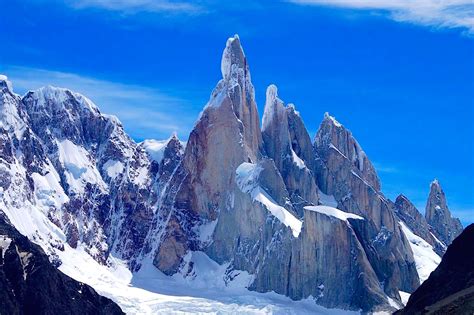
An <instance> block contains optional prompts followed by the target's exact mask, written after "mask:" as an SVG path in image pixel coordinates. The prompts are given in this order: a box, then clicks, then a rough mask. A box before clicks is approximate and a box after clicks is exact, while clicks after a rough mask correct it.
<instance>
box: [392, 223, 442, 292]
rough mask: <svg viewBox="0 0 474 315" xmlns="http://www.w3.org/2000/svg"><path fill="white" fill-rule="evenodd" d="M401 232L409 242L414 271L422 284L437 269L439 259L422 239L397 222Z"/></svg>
mask: <svg viewBox="0 0 474 315" xmlns="http://www.w3.org/2000/svg"><path fill="white" fill-rule="evenodd" d="M399 224H400V226H401V227H402V231H403V233H404V234H405V236H406V238H407V239H408V241H409V242H410V247H411V250H412V251H413V257H414V258H415V264H416V270H417V271H418V276H419V277H420V282H421V283H423V282H424V281H425V280H426V279H428V277H429V276H430V274H431V272H432V271H433V270H435V269H436V267H438V265H439V263H440V262H441V258H440V257H439V256H438V255H437V254H436V253H435V251H434V250H433V247H432V246H431V245H430V244H428V242H426V241H425V240H424V239H422V238H421V237H419V236H418V235H415V233H413V232H412V231H411V230H410V229H409V228H408V227H407V226H406V225H405V223H403V222H402V221H399Z"/></svg>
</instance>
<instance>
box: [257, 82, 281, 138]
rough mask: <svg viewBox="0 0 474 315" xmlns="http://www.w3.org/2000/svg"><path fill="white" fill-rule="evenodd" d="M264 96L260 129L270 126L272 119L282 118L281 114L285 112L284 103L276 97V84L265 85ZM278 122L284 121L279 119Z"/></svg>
mask: <svg viewBox="0 0 474 315" xmlns="http://www.w3.org/2000/svg"><path fill="white" fill-rule="evenodd" d="M266 96H267V97H266V101H265V109H264V112H263V118H262V131H264V130H265V129H267V128H268V127H269V126H270V124H271V121H272V120H273V119H277V120H279V119H283V117H282V116H283V115H284V112H285V105H284V104H283V101H282V100H281V99H280V98H278V88H277V87H276V85H274V84H271V85H269V86H268V87H267V93H266ZM280 123H284V122H283V121H280Z"/></svg>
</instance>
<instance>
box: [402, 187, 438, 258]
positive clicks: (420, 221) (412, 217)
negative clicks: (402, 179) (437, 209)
mask: <svg viewBox="0 0 474 315" xmlns="http://www.w3.org/2000/svg"><path fill="white" fill-rule="evenodd" d="M395 213H396V215H397V217H398V218H399V219H400V220H402V221H403V222H404V223H405V224H406V226H407V227H408V228H409V229H410V230H411V231H412V232H413V233H415V234H416V235H418V236H420V237H421V238H423V239H424V240H425V241H427V242H428V243H429V244H430V245H432V246H433V248H434V250H435V251H436V253H437V254H438V255H440V256H442V255H443V254H444V251H445V249H446V246H445V245H444V244H441V243H440V242H439V241H438V240H437V239H436V238H435V237H434V236H433V235H432V234H431V231H430V226H429V224H428V222H426V219H425V217H424V216H423V215H422V214H421V213H420V212H419V211H418V209H417V208H416V207H415V205H414V204H413V203H412V202H411V201H410V200H409V199H408V198H407V197H406V196H404V195H403V194H401V195H399V196H398V197H397V199H396V200H395Z"/></svg>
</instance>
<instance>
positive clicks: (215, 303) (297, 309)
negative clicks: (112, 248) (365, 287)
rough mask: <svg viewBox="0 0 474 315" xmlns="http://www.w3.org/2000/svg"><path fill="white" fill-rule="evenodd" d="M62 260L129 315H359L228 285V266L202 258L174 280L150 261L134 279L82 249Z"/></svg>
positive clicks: (245, 280) (194, 257)
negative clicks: (237, 314) (190, 269)
mask: <svg viewBox="0 0 474 315" xmlns="http://www.w3.org/2000/svg"><path fill="white" fill-rule="evenodd" d="M59 255H60V258H61V260H62V261H63V264H62V265H61V267H60V268H59V269H60V270H61V271H62V272H64V273H65V274H67V275H69V276H70V277H72V278H74V279H76V280H78V281H81V282H84V283H87V284H89V285H90V286H92V287H93V288H94V289H95V290H97V292H98V293H100V294H101V295H104V296H106V297H109V298H111V299H112V300H114V301H115V302H116V303H117V304H119V305H120V307H121V308H122V310H123V311H124V312H126V313H127V314H189V313H193V314H196V313H199V314H236V313H239V314H358V313H357V312H350V311H344V310H337V309H326V308H324V307H321V306H318V305H317V304H316V303H315V302H314V301H313V300H312V299H311V298H308V299H306V300H303V301H293V300H291V299H289V298H288V297H285V296H282V295H278V294H276V293H273V292H272V293H257V292H252V291H249V290H247V289H246V286H247V285H248V284H249V283H250V281H251V280H252V276H251V275H249V274H248V273H246V272H241V271H232V272H231V274H230V275H231V277H232V278H233V280H232V281H226V280H225V279H229V277H228V276H226V274H228V273H227V272H226V270H227V267H228V265H226V264H224V265H219V264H217V263H216V262H214V261H213V260H211V259H210V258H208V257H207V255H206V254H204V253H202V252H192V253H189V254H188V255H187V256H186V259H185V264H186V265H185V267H187V266H189V264H190V263H192V264H193V269H192V272H191V273H190V274H187V275H184V274H176V275H174V276H172V277H169V276H166V275H164V274H163V273H161V272H160V271H159V270H158V269H156V268H155V267H154V266H153V265H152V263H151V259H150V260H145V261H144V263H143V267H142V268H141V269H140V271H138V272H137V273H135V274H132V273H131V272H130V271H129V270H128V269H127V268H126V266H125V263H124V262H123V261H121V260H118V259H115V258H113V257H111V258H110V259H109V266H102V265H100V264H98V263H97V262H96V261H94V260H93V259H92V257H90V256H89V255H88V254H87V253H86V252H85V251H84V250H83V248H81V247H78V249H72V248H70V247H69V246H68V245H66V250H65V251H64V252H60V253H59ZM184 269H185V270H186V269H187V268H184ZM234 277H235V278H234Z"/></svg>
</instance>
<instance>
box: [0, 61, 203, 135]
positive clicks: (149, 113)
mask: <svg viewBox="0 0 474 315" xmlns="http://www.w3.org/2000/svg"><path fill="white" fill-rule="evenodd" d="M2 72H3V73H4V74H6V75H7V76H8V78H9V80H10V81H12V83H13V87H14V89H15V91H16V92H17V93H21V94H23V93H26V92H27V91H28V90H34V89H37V88H40V87H42V86H45V85H53V86H58V87H65V88H68V89H70V90H73V91H75V92H79V93H81V94H84V95H85V96H87V97H88V98H90V99H91V100H92V101H93V102H94V103H96V104H97V106H98V107H99V108H100V110H101V111H102V112H104V113H108V114H113V115H115V116H117V117H118V118H119V119H120V121H122V123H123V125H124V128H125V129H126V130H127V132H128V133H129V134H130V135H131V136H132V137H133V138H135V139H137V140H142V139H144V138H147V137H150V135H152V137H156V138H167V137H168V136H169V135H170V134H171V133H173V132H177V133H178V135H179V136H180V137H181V138H183V139H185V138H187V137H188V135H189V132H190V129H191V128H192V126H193V124H194V121H195V119H196V117H197V116H198V114H199V110H200V106H193V104H192V102H191V101H190V100H187V99H183V98H180V97H178V96H175V95H172V94H169V93H165V92H162V91H160V90H159V89H156V88H151V87H144V86H139V85H133V84H123V83H117V82H112V81H107V80H101V79H96V78H91V77H86V76H81V75H78V74H73V73H66V72H60V71H50V70H44V69H36V68H27V67H17V66H10V67H6V68H5V69H2Z"/></svg>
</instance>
